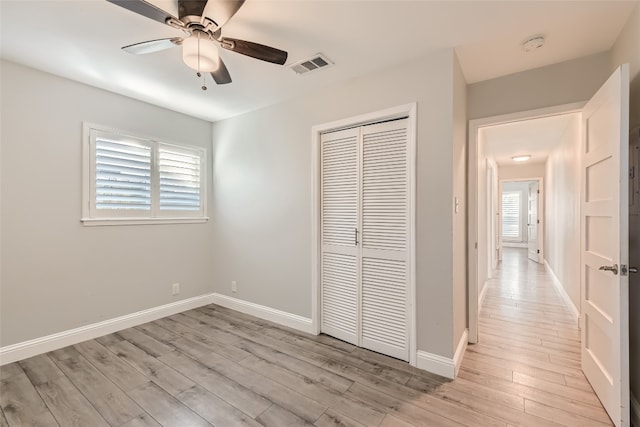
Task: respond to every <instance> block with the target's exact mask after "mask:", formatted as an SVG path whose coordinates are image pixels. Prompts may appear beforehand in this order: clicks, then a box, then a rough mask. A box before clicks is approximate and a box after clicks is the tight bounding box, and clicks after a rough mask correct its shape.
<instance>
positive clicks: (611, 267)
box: [598, 264, 618, 274]
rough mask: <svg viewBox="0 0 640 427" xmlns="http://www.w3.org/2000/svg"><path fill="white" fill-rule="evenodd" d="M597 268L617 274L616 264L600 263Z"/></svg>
mask: <svg viewBox="0 0 640 427" xmlns="http://www.w3.org/2000/svg"><path fill="white" fill-rule="evenodd" d="M598 270H603V271H610V272H612V273H613V274H618V264H613V265H602V266H600V268H599V269H598Z"/></svg>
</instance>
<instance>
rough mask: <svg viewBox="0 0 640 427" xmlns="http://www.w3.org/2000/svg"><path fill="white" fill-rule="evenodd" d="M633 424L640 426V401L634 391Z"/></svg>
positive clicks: (632, 405)
mask: <svg viewBox="0 0 640 427" xmlns="http://www.w3.org/2000/svg"><path fill="white" fill-rule="evenodd" d="M631 425H632V426H633V427H640V403H638V400H637V399H636V396H635V395H634V394H633V393H631Z"/></svg>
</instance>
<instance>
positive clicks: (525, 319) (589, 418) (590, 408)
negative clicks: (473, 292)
mask: <svg viewBox="0 0 640 427" xmlns="http://www.w3.org/2000/svg"><path fill="white" fill-rule="evenodd" d="M486 286H488V288H487V290H486V295H485V298H484V301H483V303H482V307H481V310H480V315H479V343H478V344H475V345H470V346H469V347H468V348H467V351H466V353H465V355H464V360H463V363H462V368H461V369H460V374H459V378H460V379H463V380H466V381H471V382H474V383H475V384H479V385H483V386H486V387H487V388H486V389H484V390H485V391H486V392H487V394H486V395H484V396H483V398H485V399H487V400H490V401H493V402H497V401H499V402H501V403H502V405H500V406H499V407H498V406H497V405H493V406H495V411H496V412H497V413H496V414H495V415H496V416H500V414H499V412H501V411H505V410H507V409H505V408H506V407H507V406H509V407H513V408H514V409H515V408H520V410H522V408H524V412H525V413H526V414H531V415H536V416H538V417H541V418H546V419H547V420H550V421H553V422H555V423H559V424H562V425H568V426H590V425H594V426H603V425H612V423H611V421H610V419H609V417H608V416H607V414H606V412H605V411H604V409H603V407H602V405H601V404H600V401H599V400H598V398H597V397H596V395H595V393H594V392H593V390H592V388H591V386H590V385H589V383H588V382H587V380H586V378H585V376H584V374H583V373H582V371H581V369H580V330H579V329H578V325H577V322H576V320H575V318H574V317H573V316H572V315H571V313H570V311H569V309H567V307H566V306H565V305H564V301H563V299H562V297H561V296H560V294H559V293H558V291H557V289H556V288H555V287H554V285H553V283H552V279H551V276H550V275H549V274H548V273H547V271H546V269H545V267H544V265H542V264H537V263H535V262H533V261H530V260H529V259H527V250H526V249H516V248H505V249H504V251H503V260H502V262H501V264H500V265H499V266H498V270H497V272H496V275H495V277H493V278H492V279H490V280H489V282H488V284H487V285H486ZM487 405H488V406H489V405H490V402H488V401H487ZM486 411H487V409H486V408H485V412H486ZM500 418H503V419H504V418H505V417H504V415H503V416H500Z"/></svg>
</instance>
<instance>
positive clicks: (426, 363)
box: [417, 329, 469, 379]
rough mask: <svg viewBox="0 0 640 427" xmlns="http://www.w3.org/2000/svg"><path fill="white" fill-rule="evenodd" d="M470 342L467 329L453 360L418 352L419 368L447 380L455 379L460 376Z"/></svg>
mask: <svg viewBox="0 0 640 427" xmlns="http://www.w3.org/2000/svg"><path fill="white" fill-rule="evenodd" d="M468 341H469V331H468V330H467V329H465V330H464V333H463V334H462V336H461V337H460V341H459V342H458V347H457V348H456V352H455V353H454V355H453V358H448V357H443V356H440V355H438V354H433V353H428V352H426V351H420V350H418V351H417V354H418V357H417V359H418V364H417V366H418V368H420V369H424V370H425V371H428V372H431V373H434V374H438V375H442V376H443V377H446V378H451V379H455V377H456V375H458V371H459V370H460V364H461V363H462V358H463V356H464V352H465V350H466V349H467V342H468Z"/></svg>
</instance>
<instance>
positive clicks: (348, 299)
mask: <svg viewBox="0 0 640 427" xmlns="http://www.w3.org/2000/svg"><path fill="white" fill-rule="evenodd" d="M358 138H359V130H358V129H347V130H343V131H337V132H331V133H326V134H323V135H322V137H321V151H322V153H321V156H322V172H321V173H322V181H321V182H322V231H321V232H322V259H321V263H322V265H321V275H322V279H321V280H322V298H321V301H322V308H321V312H322V324H321V330H322V332H324V333H327V334H329V335H332V336H334V337H336V338H340V339H342V340H345V341H347V342H350V343H352V344H356V345H358V301H359V298H360V296H359V274H358V271H359V267H358V264H359V260H358V252H357V249H358V248H357V245H356V228H357V227H358V176H359V172H358V163H359V162H358V146H359V144H358Z"/></svg>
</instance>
